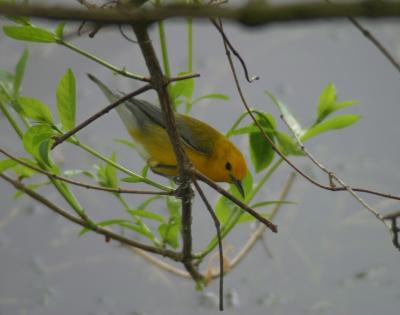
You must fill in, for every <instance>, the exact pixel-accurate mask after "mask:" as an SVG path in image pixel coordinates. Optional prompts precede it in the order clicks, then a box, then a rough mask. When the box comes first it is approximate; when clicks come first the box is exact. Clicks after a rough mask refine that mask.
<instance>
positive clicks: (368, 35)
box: [325, 0, 400, 72]
mask: <svg viewBox="0 0 400 315" xmlns="http://www.w3.org/2000/svg"><path fill="white" fill-rule="evenodd" d="M325 1H326V2H328V3H331V4H332V3H333V2H332V1H330V0H325ZM347 19H348V20H349V21H350V23H352V24H353V25H354V26H355V28H356V29H358V30H359V31H360V32H361V33H362V34H363V35H364V36H365V37H366V38H367V39H368V40H369V41H370V42H371V43H372V44H374V45H375V47H376V48H378V50H379V51H380V52H381V53H382V54H383V55H384V56H385V57H386V59H387V60H388V61H389V62H390V63H391V64H392V66H393V67H395V68H396V70H397V71H399V72H400V64H399V63H398V62H397V61H396V59H395V58H394V57H393V56H392V54H391V53H390V52H389V51H388V50H387V49H386V48H385V46H383V44H382V43H381V42H380V41H379V40H378V39H377V38H376V37H375V36H374V35H373V34H372V33H371V32H370V31H369V30H367V29H366V28H365V27H364V26H363V25H361V23H360V22H358V20H357V19H355V18H354V17H352V16H348V17H347Z"/></svg>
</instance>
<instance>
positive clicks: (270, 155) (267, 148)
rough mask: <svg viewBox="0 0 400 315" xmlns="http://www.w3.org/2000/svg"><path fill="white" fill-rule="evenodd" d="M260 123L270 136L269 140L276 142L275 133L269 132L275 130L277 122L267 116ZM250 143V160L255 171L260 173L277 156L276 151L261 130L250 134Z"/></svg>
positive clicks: (262, 117) (260, 118) (260, 119)
mask: <svg viewBox="0 0 400 315" xmlns="http://www.w3.org/2000/svg"><path fill="white" fill-rule="evenodd" d="M258 121H259V123H260V124H261V126H262V127H263V129H264V131H265V132H266V133H267V134H268V136H269V138H270V139H271V140H272V141H274V142H275V139H274V131H268V130H273V129H274V125H275V121H274V120H272V119H271V118H270V117H268V116H267V115H264V116H260V117H259V118H258ZM249 143H250V159H251V161H252V163H253V166H254V169H255V171H256V172H257V173H259V172H261V171H262V170H264V169H265V168H267V167H268V165H270V164H271V162H272V160H273V159H274V156H275V151H274V150H273V148H272V146H271V144H270V143H269V142H268V141H267V139H265V137H264V135H263V134H262V133H261V131H259V130H258V131H257V132H252V133H250V134H249Z"/></svg>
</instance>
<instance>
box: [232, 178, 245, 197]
mask: <svg viewBox="0 0 400 315" xmlns="http://www.w3.org/2000/svg"><path fill="white" fill-rule="evenodd" d="M231 179H232V184H234V185H235V186H236V188H237V189H238V190H239V193H240V194H241V195H242V197H243V198H244V197H245V193H244V189H243V186H242V182H241V181H240V180H238V179H236V178H235V177H233V176H231Z"/></svg>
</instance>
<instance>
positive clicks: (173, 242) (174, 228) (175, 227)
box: [158, 223, 180, 249]
mask: <svg viewBox="0 0 400 315" xmlns="http://www.w3.org/2000/svg"><path fill="white" fill-rule="evenodd" d="M179 229H180V224H179V223H173V224H166V223H162V224H160V226H159V227H158V233H159V234H160V236H161V238H162V240H163V241H164V242H165V243H166V244H168V245H170V246H171V247H172V248H174V249H176V248H178V246H179V240H178V236H179Z"/></svg>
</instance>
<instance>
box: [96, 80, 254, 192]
mask: <svg viewBox="0 0 400 315" xmlns="http://www.w3.org/2000/svg"><path fill="white" fill-rule="evenodd" d="M88 76H89V78H90V79H91V80H92V81H93V82H95V83H96V84H97V85H98V86H99V88H100V89H101V91H102V92H103V93H104V94H105V96H106V97H107V99H108V101H110V102H115V101H116V100H117V99H119V98H120V97H122V96H123V95H121V94H118V93H114V92H112V91H111V90H110V89H109V88H108V87H107V86H106V85H105V84H104V83H102V82H101V81H100V80H99V79H97V78H96V77H94V76H93V75H91V74H88ZM117 112H118V114H119V116H120V117H121V119H122V121H123V123H124V125H125V127H126V128H127V130H128V132H129V134H130V135H131V136H132V138H133V139H134V142H135V144H136V145H137V147H138V149H139V150H138V151H139V153H140V155H141V156H142V157H143V158H144V159H145V160H146V161H147V163H148V165H149V167H150V168H151V170H152V171H153V172H155V173H157V174H161V175H164V176H176V175H177V162H176V156H175V153H174V150H173V148H172V145H171V142H170V140H169V137H168V134H167V131H166V129H165V128H166V127H165V120H164V118H163V114H162V112H161V109H160V107H158V106H155V105H153V104H151V103H149V102H146V101H144V100H139V99H136V98H132V99H130V100H128V101H125V102H124V103H122V104H120V105H119V106H118V107H117ZM175 119H176V126H177V129H178V132H179V135H180V136H181V140H182V145H183V149H184V151H185V153H186V155H187V157H188V158H189V159H190V161H191V162H192V164H193V166H194V167H195V168H196V169H197V170H198V171H199V172H200V173H202V174H204V175H205V176H207V177H208V178H210V179H212V180H213V181H216V182H227V183H232V184H234V185H235V186H236V187H237V188H238V190H239V192H240V193H241V194H242V195H243V196H244V191H243V187H242V184H241V181H242V180H243V178H244V177H245V176H246V173H247V166H246V161H245V159H244V157H243V155H242V153H241V152H240V151H239V150H238V149H237V148H236V146H235V145H234V144H233V143H232V142H231V141H229V139H228V138H227V137H225V136H224V135H223V134H221V133H220V132H219V131H217V130H216V129H214V128H213V127H211V126H209V125H208V124H206V123H205V122H203V121H200V120H198V119H195V118H192V117H189V116H187V115H182V114H179V113H175Z"/></svg>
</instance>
